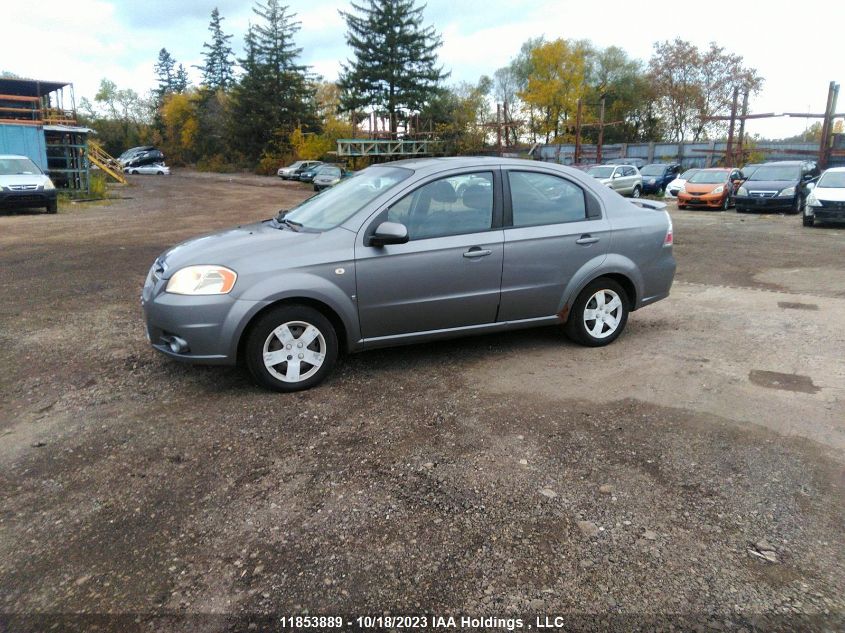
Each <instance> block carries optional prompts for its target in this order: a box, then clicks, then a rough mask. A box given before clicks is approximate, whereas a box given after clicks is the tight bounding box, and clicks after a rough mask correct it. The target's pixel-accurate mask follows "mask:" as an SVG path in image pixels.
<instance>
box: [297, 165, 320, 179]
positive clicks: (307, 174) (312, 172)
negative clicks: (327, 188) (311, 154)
mask: <svg viewBox="0 0 845 633" xmlns="http://www.w3.org/2000/svg"><path fill="white" fill-rule="evenodd" d="M323 165H324V163H317V164H316V165H312V166H311V167H309V168H308V169H303V170H302V171H301V172H299V181H300V182H314V176H316V175H317V172H318V171H320V168H321V167H322V166H323Z"/></svg>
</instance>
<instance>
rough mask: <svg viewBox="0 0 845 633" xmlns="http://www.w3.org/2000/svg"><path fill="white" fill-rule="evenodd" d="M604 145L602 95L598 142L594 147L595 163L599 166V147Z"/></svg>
mask: <svg viewBox="0 0 845 633" xmlns="http://www.w3.org/2000/svg"><path fill="white" fill-rule="evenodd" d="M603 143H604V95H602V96H601V109H600V110H599V142H598V145H596V163H598V164H599V165H601V146H602V144H603Z"/></svg>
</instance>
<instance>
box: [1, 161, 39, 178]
mask: <svg viewBox="0 0 845 633" xmlns="http://www.w3.org/2000/svg"><path fill="white" fill-rule="evenodd" d="M35 174H39V175H40V174H41V170H40V169H38V166H37V165H36V164H35V163H33V162H32V161H31V160H29V159H28V158H0V176H34V175H35Z"/></svg>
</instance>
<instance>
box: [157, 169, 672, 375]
mask: <svg viewBox="0 0 845 633" xmlns="http://www.w3.org/2000/svg"><path fill="white" fill-rule="evenodd" d="M469 176H472V178H468V177H469ZM461 185H464V186H463V187H462V186H461ZM459 189H460V193H458V190H459ZM664 209H665V205H663V204H662V203H659V202H655V203H652V202H639V201H638V202H637V203H632V202H629V201H628V200H625V199H624V198H622V197H620V196H619V195H618V194H616V193H615V192H614V191H611V190H610V189H609V188H607V187H605V186H604V185H601V184H600V183H599V182H597V181H596V180H595V179H594V178H591V177H589V176H587V175H585V174H584V173H582V172H580V171H577V170H574V169H570V168H568V167H563V166H559V165H552V164H546V163H540V162H532V161H523V160H510V159H499V158H428V159H416V160H409V161H399V162H395V163H388V164H385V165H377V166H373V167H369V168H368V169H365V170H364V171H362V172H360V173H359V174H358V175H356V176H355V177H354V178H350V179H348V180H344V181H343V182H341V183H340V184H338V185H337V186H335V187H333V188H331V189H327V190H326V191H324V192H323V193H321V194H320V195H318V196H315V197H313V198H311V199H309V200H306V201H305V202H303V203H302V204H300V205H299V206H298V207H296V208H295V209H292V210H290V211H288V212H284V213H280V214H279V215H278V216H276V217H274V218H271V219H269V220H265V221H263V222H259V223H256V224H252V225H249V226H242V227H237V228H234V229H231V230H228V231H223V232H220V233H215V234H212V235H207V236H205V237H200V238H197V239H194V240H190V241H187V242H184V243H182V244H180V245H178V246H175V247H173V248H172V249H170V250H169V251H167V252H165V253H163V254H162V255H161V256H160V257H159V258H158V259H156V261H155V263H154V264H153V266H152V268H151V269H150V272H149V275H148V276H147V280H146V283H145V284H144V289H143V294H142V305H143V309H144V312H145V316H146V326H147V335H148V337H149V340H150V342H151V343H152V345H153V347H154V348H155V349H157V350H159V351H160V352H163V353H165V354H167V355H169V356H171V357H173V358H176V359H179V360H183V361H189V362H194V363H216V364H228V365H233V364H236V363H238V362H242V363H243V364H244V365H245V366H246V367H247V368H248V369H249V371H250V373H251V374H252V376H253V377H254V378H255V380H256V381H257V382H258V383H259V384H261V385H263V386H265V387H268V388H270V389H275V390H278V391H296V390H300V389H307V388H309V387H313V386H314V385H316V384H318V383H319V382H321V381H322V380H323V379H324V378H325V377H326V376H327V375H328V373H329V372H330V371H331V369H332V366H333V365H334V364H335V361H336V360H337V357H338V354H340V353H341V352H347V353H351V352H358V351H362V350H367V349H372V348H376V347H385V346H392V345H402V344H407V343H420V342H427V341H432V340H437V339H444V338H449V337H456V336H463V335H469V334H486V333H494V332H503V331H506V330H513V329H518V328H525V327H534V326H546V325H555V324H558V325H563V327H564V330H565V332H566V333H567V334H568V335H569V336H570V337H571V338H572V339H574V340H575V341H577V342H579V343H582V344H584V345H589V346H600V345H606V344H608V343H610V342H611V341H613V340H615V339H616V338H617V337H618V336H619V335H620V334H621V333H622V330H623V329H624V328H625V324H626V322H627V319H628V313H629V312H630V311H632V310H636V309H638V308H641V307H643V306H645V305H648V304H650V303H653V302H655V301H658V300H660V299H663V298H664V297H666V296H668V294H669V289H670V287H671V285H672V279H673V277H674V274H675V259H674V257H673V255H672V224H671V221H670V219H669V215H668V214H667V213H666V211H665V210H664Z"/></svg>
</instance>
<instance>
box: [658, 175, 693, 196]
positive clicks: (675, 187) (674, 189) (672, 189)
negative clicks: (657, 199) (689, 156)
mask: <svg viewBox="0 0 845 633" xmlns="http://www.w3.org/2000/svg"><path fill="white" fill-rule="evenodd" d="M699 171H700V170H699V169H687V170H686V171H685V172H684V173H682V174H681V175H680V176H678V177H677V178H675V180H673V181H672V182H670V183H669V184H668V185H666V191H665V192H664V193H663V197H664V198H677V197H678V193H679V192H680V191H681V190H682V189H683V188H684V185H685V184H687V180H689V179H690V178H692V177H693V176H694V175H695V174H696V173H698V172H699Z"/></svg>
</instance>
